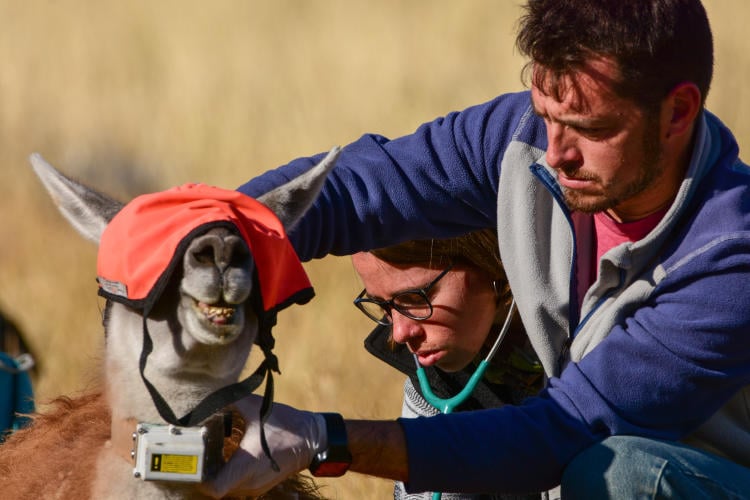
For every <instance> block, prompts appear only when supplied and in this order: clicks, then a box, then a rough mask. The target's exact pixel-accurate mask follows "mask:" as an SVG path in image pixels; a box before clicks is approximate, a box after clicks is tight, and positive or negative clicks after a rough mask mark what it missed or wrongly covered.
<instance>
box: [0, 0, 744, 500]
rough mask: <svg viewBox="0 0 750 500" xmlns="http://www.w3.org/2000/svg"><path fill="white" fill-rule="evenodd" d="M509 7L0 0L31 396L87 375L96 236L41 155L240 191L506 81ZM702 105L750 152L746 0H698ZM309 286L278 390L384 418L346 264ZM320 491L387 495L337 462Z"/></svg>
mask: <svg viewBox="0 0 750 500" xmlns="http://www.w3.org/2000/svg"><path fill="white" fill-rule="evenodd" d="M516 4H517V2H516V1H507V0H463V1H461V2H455V1H451V0H410V1H405V0H403V1H396V0H384V1H381V2H370V1H365V0H316V1H312V0H308V1H305V0H273V1H271V0H267V1H254V0H231V1H229V0H226V1H217V2H201V1H197V0H189V1H176V0H170V1H161V2H153V1H146V0H135V1H128V2H115V1H113V0H100V1H94V0H90V1H82V0H70V1H60V2H50V1H47V0H28V1H24V2H18V1H12V0H0V221H1V223H0V308H2V310H3V311H5V312H6V313H8V314H9V315H10V316H11V317H12V318H13V319H14V320H15V321H16V322H17V323H19V324H20V326H21V327H22V329H23V330H24V332H25V333H26V335H27V336H28V338H29V340H30V343H31V344H32V346H33V348H34V349H35V350H36V352H37V353H38V355H39V358H40V359H39V361H40V364H41V367H42V373H41V376H40V377H39V379H38V380H37V385H36V388H37V392H38V396H39V398H40V399H42V400H43V399H46V398H49V397H52V396H55V395H57V394H60V393H71V392H75V391H79V390H83V389H85V387H86V386H87V385H88V384H89V383H90V381H91V380H92V379H93V378H94V377H96V376H97V370H98V359H99V353H100V350H101V348H102V341H103V339H102V328H101V325H100V322H101V321H100V319H101V308H102V301H101V300H100V299H98V298H97V296H96V284H95V281H94V279H95V268H94V266H95V255H96V249H95V247H94V246H93V245H92V244H90V243H87V242H85V241H83V240H82V239H81V238H79V237H78V235H77V234H76V233H75V232H74V231H73V230H72V229H71V228H70V227H69V226H68V225H67V223H66V222H65V221H63V219H62V218H61V217H60V216H59V215H58V214H57V212H56V210H55V209H54V208H53V206H52V204H51V202H50V201H49V200H48V199H47V198H46V195H44V194H43V193H42V190H41V187H40V185H39V183H38V182H37V180H36V179H35V178H34V177H33V175H32V172H31V170H30V168H29V166H28V163H27V160H26V158H27V156H28V155H29V154H30V153H31V152H33V151H38V152H40V153H42V154H43V155H44V156H45V157H46V158H47V159H48V160H49V161H50V162H52V163H53V164H55V165H57V166H58V167H59V168H61V169H62V170H64V171H65V172H68V173H70V174H73V175H74V176H76V177H79V178H81V179H82V180H85V181H86V182H87V183H89V184H92V185H94V186H97V187H99V188H101V189H103V190H105V191H107V192H109V193H112V194H114V195H116V196H118V197H120V198H121V199H128V198H129V197H131V196H133V195H136V194H139V193H141V192H145V191H155V190H160V189H166V188H168V187H171V186H173V185H176V184H182V183H184V182H190V181H200V182H206V183H209V184H214V185H218V186H222V187H230V188H232V187H235V186H237V185H239V184H241V183H243V182H244V181H246V180H247V179H249V178H251V177H253V176H255V175H257V174H259V173H261V172H263V171H264V170H266V169H269V168H273V167H275V166H276V165H279V164H281V163H284V162H286V161H287V160H289V159H291V158H293V157H295V156H299V155H307V154H311V153H314V152H319V151H323V150H327V149H329V148H330V147H331V146H332V145H335V144H342V145H343V144H346V143H348V142H350V141H352V140H354V139H355V138H357V137H358V136H359V135H361V134H362V133H364V132H378V133H381V134H384V135H386V136H396V135H399V134H403V133H408V132H410V131H411V130H413V129H414V128H415V127H417V126H418V125H419V124H420V123H422V122H424V121H427V120H430V119H432V118H434V117H436V116H439V115H443V114H445V113H447V112H449V111H453V110H458V109H462V108H464V107H466V106H468V105H471V104H474V103H478V102H482V101H485V100H488V99H490V98H492V97H494V96H495V95H497V94H498V93H501V92H505V91H511V90H516V89H519V88H520V87H521V83H520V77H519V72H520V68H521V65H522V61H521V60H520V59H519V57H518V55H517V54H516V53H515V51H514V48H513V34H514V26H515V22H516V18H517V15H518V13H519V12H520V10H519V8H518V7H517V5H516ZM706 5H707V8H708V10H709V15H710V17H711V20H712V23H713V26H714V32H715V39H716V76H715V83H714V86H713V89H712V92H711V94H710V96H709V100H708V104H709V108H710V109H711V110H712V111H714V112H715V113H717V114H718V115H719V116H721V117H722V118H723V119H724V121H725V122H726V123H727V124H728V125H729V126H730V127H731V128H732V129H733V130H734V131H735V133H736V135H737V137H738V139H739V142H740V147H741V149H743V150H744V149H745V148H746V147H748V146H750V143H749V142H748V141H749V140H750V117H748V115H749V114H750V113H748V108H749V107H750V90H749V89H750V86H749V85H747V82H746V77H750V57H749V56H748V52H747V48H748V47H747V42H746V41H745V40H746V37H745V36H744V35H745V33H744V30H746V27H745V23H744V20H746V19H748V18H749V17H750V3H748V2H746V1H745V0H710V1H706ZM306 269H307V270H308V271H309V274H310V276H311V278H312V280H313V284H314V285H315V287H316V291H317V297H316V298H315V300H314V301H313V302H312V303H311V304H310V305H308V306H306V307H304V308H302V307H296V308H292V309H290V310H287V311H285V312H284V314H282V315H281V317H280V322H279V325H278V326H277V327H276V329H275V334H276V337H277V339H278V348H277V352H278V354H279V358H280V361H281V367H282V372H283V375H282V376H281V377H279V379H278V383H277V384H278V399H279V400H281V401H285V402H288V403H291V404H293V405H297V406H300V407H304V408H307V409H311V410H337V411H341V412H342V413H344V414H345V415H347V416H350V417H360V418H370V417H385V418H392V417H396V416H397V415H398V413H399V411H400V401H401V394H400V390H401V383H402V377H401V376H399V375H398V374H397V373H395V371H394V370H392V369H389V368H387V367H385V366H384V365H382V364H381V363H379V362H377V361H376V360H374V359H373V358H371V357H370V356H369V355H368V354H366V352H365V351H364V349H363V348H362V340H363V339H364V336H365V334H366V333H367V332H368V331H369V329H370V327H371V326H372V325H371V324H370V323H368V320H366V319H365V318H364V316H361V314H359V313H358V312H357V311H355V309H354V307H353V306H352V305H351V299H352V298H353V297H354V296H355V295H356V293H357V292H358V291H359V290H360V288H361V284H360V283H359V282H358V280H357V278H356V276H355V274H354V272H353V270H352V268H351V266H350V264H349V260H348V258H335V257H329V258H326V259H323V260H320V261H314V262H311V263H307V264H306ZM326 485H327V486H326V488H327V489H326V492H327V493H328V494H329V495H331V496H332V497H335V498H341V499H350V498H388V497H389V496H390V491H391V485H390V483H389V482H388V481H380V480H375V479H370V478H365V477H363V476H359V475H356V474H349V475H347V476H346V477H345V478H342V479H339V480H335V481H329V482H326Z"/></svg>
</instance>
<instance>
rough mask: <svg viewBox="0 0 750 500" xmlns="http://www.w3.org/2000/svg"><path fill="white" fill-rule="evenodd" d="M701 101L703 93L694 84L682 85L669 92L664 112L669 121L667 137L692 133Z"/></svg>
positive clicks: (686, 83)
mask: <svg viewBox="0 0 750 500" xmlns="http://www.w3.org/2000/svg"><path fill="white" fill-rule="evenodd" d="M701 101H702V97H701V91H700V90H699V89H698V87H697V86H696V85H695V84H694V83H692V82H683V83H680V84H678V85H677V86H676V87H674V88H673V89H672V90H671V91H670V92H669V94H668V95H667V98H666V100H665V104H666V109H665V110H664V111H665V113H666V114H667V117H668V119H669V123H668V125H667V137H670V136H679V135H682V134H684V133H686V132H690V131H691V126H692V124H693V122H694V121H695V118H696V116H698V113H699V112H700V110H701V105H702V103H701Z"/></svg>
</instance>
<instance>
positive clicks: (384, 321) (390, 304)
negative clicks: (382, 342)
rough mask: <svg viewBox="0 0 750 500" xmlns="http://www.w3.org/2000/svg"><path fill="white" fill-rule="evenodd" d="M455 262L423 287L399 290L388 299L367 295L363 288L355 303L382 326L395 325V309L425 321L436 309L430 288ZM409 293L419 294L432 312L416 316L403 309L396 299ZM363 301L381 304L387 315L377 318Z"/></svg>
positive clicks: (410, 317) (412, 317)
mask: <svg viewBox="0 0 750 500" xmlns="http://www.w3.org/2000/svg"><path fill="white" fill-rule="evenodd" d="M453 266H454V264H452V263H451V264H449V265H448V267H446V268H445V269H444V270H443V271H442V272H441V273H440V274H438V275H437V276H435V278H434V279H433V280H432V281H430V282H429V283H428V284H426V285H425V286H424V287H422V288H410V289H408V290H402V291H400V292H398V293H397V294H396V295H394V296H393V297H391V298H390V299H388V300H379V299H373V298H371V297H365V294H366V293H367V289H366V288H363V289H362V291H361V292H360V293H359V295H357V298H355V299H354V302H353V303H354V305H355V307H356V308H357V309H359V310H360V311H362V313H364V315H365V316H367V317H368V318H370V319H371V320H373V321H374V322H375V323H377V324H379V325H382V326H391V325H393V311H394V310H396V311H398V313H399V314H401V315H402V316H406V317H407V318H409V319H413V320H415V321H424V320H427V319H430V317H432V313H433V311H434V308H433V307H432V301H431V300H430V298H429V297H428V295H427V294H428V293H430V290H432V287H434V286H435V284H436V283H437V282H438V281H440V280H441V279H442V278H443V277H444V276H445V275H446V274H448V272H449V271H450V270H451V269H453ZM408 293H412V294H417V295H419V296H421V297H422V298H423V299H424V300H425V302H426V303H427V306H428V307H429V308H430V312H429V313H427V315H425V316H415V315H413V314H411V313H409V312H408V311H405V310H402V309H401V307H400V306H399V305H398V304H396V303H395V302H394V300H395V299H397V298H398V297H399V296H401V295H406V294H408ZM363 302H367V303H371V304H376V305H378V306H380V308H381V309H383V310H384V311H385V313H386V314H385V315H384V316H382V317H381V318H379V319H378V318H375V317H374V316H373V315H371V314H370V313H369V312H367V310H366V309H365V308H364V307H363V306H362V305H361V304H362V303H363Z"/></svg>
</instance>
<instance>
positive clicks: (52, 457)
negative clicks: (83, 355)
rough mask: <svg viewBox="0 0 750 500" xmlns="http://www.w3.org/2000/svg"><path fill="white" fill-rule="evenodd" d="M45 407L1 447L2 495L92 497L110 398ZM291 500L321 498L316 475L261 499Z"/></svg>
mask: <svg viewBox="0 0 750 500" xmlns="http://www.w3.org/2000/svg"><path fill="white" fill-rule="evenodd" d="M45 406H46V407H47V408H46V409H45V411H44V412H43V413H41V412H40V413H36V414H34V415H33V416H32V418H33V420H32V424H31V425H30V426H28V427H27V428H25V429H21V430H19V431H16V432H15V433H13V434H12V435H10V436H9V437H8V440H7V441H6V442H5V443H3V444H2V445H0V485H1V486H0V492H1V494H0V497H2V498H18V499H22V498H29V499H31V498H42V499H48V498H49V499H52V498H59V499H69V498H76V499H86V498H90V497H91V484H92V482H93V479H94V474H93V473H92V471H95V470H96V460H97V457H98V456H99V450H101V449H102V447H104V446H108V441H109V437H110V418H111V415H110V410H109V407H108V406H107V403H106V398H105V397H104V395H103V394H102V393H101V392H93V393H90V394H84V395H82V396H78V397H76V398H70V397H67V396H61V397H59V398H57V399H55V400H53V401H52V402H50V403H49V404H47V405H45ZM232 423H233V425H232V427H233V429H232V436H231V437H230V438H228V439H227V442H226V443H225V447H224V456H225V459H228V458H229V457H230V456H231V455H232V453H234V451H235V450H236V449H237V446H238V443H239V440H240V439H241V438H242V434H243V432H244V429H245V425H244V422H242V420H241V417H240V416H239V414H236V413H235V414H233V422H232ZM45 471H46V472H45ZM40 472H41V473H40ZM113 480H115V479H114V478H113ZM126 480H130V481H136V479H134V478H126ZM292 498H294V499H301V500H305V499H310V500H312V499H320V498H322V497H321V495H320V492H319V491H318V486H317V485H316V484H315V482H314V481H313V480H312V478H309V477H307V476H302V475H298V476H294V477H292V478H290V479H288V480H287V481H285V482H283V483H281V484H280V485H278V486H277V487H276V488H274V489H273V490H271V491H270V492H268V493H266V494H265V495H263V496H262V497H260V498H259V499H258V500H273V499H292Z"/></svg>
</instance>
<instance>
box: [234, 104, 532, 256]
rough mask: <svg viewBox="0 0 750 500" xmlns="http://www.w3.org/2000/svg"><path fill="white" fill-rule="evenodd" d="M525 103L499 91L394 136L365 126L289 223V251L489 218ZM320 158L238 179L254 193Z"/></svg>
mask: <svg viewBox="0 0 750 500" xmlns="http://www.w3.org/2000/svg"><path fill="white" fill-rule="evenodd" d="M529 106H530V100H529V96H528V93H519V94H508V95H505V96H501V97H499V98H497V99H494V100H493V101H490V102H488V103H485V104H481V105H478V106H473V107H471V108H468V109H466V110H464V111H461V112H456V113H450V114H448V115H447V116H445V117H442V118H438V119H436V120H434V121H432V122H429V123H425V124H424V125H422V126H420V127H419V128H418V129H417V130H416V131H415V132H414V133H412V134H409V135H406V136H403V137H399V138H397V139H393V140H391V139H388V138H385V137H383V136H379V135H374V134H368V135H364V136H362V137H361V138H360V139H358V140H357V141H355V142H353V143H351V144H348V145H347V146H345V147H344V148H343V149H342V151H341V155H340V156H339V158H338V160H337V161H336V167H335V168H334V169H333V171H332V172H331V173H330V174H329V176H328V178H327V180H326V183H325V185H324V187H323V190H322V192H321V195H320V196H319V197H318V199H317V200H316V202H315V204H314V205H313V207H312V209H311V210H309V211H308V212H307V213H306V214H305V215H304V217H303V218H302V220H301V221H300V222H299V223H298V224H297V225H296V226H295V227H294V228H293V229H292V230H291V231H290V232H289V238H290V240H291V241H292V244H293V245H294V247H295V250H296V251H297V254H298V255H299V256H300V258H301V259H302V260H303V261H308V260H310V259H313V258H320V257H323V256H325V255H327V254H333V255H350V254H353V253H356V252H358V251H360V250H367V249H371V248H377V247H382V246H387V245H389V244H394V243H397V242H399V241H403V240H406V239H418V238H441V237H450V236H456V235H459V234H463V233H466V232H468V231H471V230H474V229H482V228H486V227H495V226H496V224H497V206H496V201H497V186H498V180H499V176H500V164H501V163H502V160H503V155H504V154H505V150H506V148H507V147H508V145H509V144H510V143H511V142H512V140H513V137H514V133H515V132H517V130H516V129H517V127H518V126H519V123H521V122H522V117H524V114H525V113H526V112H527V111H528V110H529ZM320 159H322V156H321V155H318V156H314V157H311V158H298V159H296V160H294V161H292V162H290V163H289V164H287V165H284V166H282V167H280V168H278V169H275V170H270V171H268V172H266V173H264V174H263V175H260V176H258V177H255V178H253V179H252V180H250V181H248V182H247V183H246V184H243V185H242V186H240V187H239V188H238V189H239V191H241V192H243V193H245V194H247V195H249V196H253V197H257V196H259V195H261V194H263V193H266V192H268V191H270V190H271V189H273V188H275V187H277V186H279V185H281V184H283V183H284V182H287V181H288V180H290V179H292V178H294V177H296V176H297V175H299V174H300V173H302V172H304V171H306V170H307V169H309V168H311V167H312V166H313V165H314V164H316V163H317V162H319V161H320Z"/></svg>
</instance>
